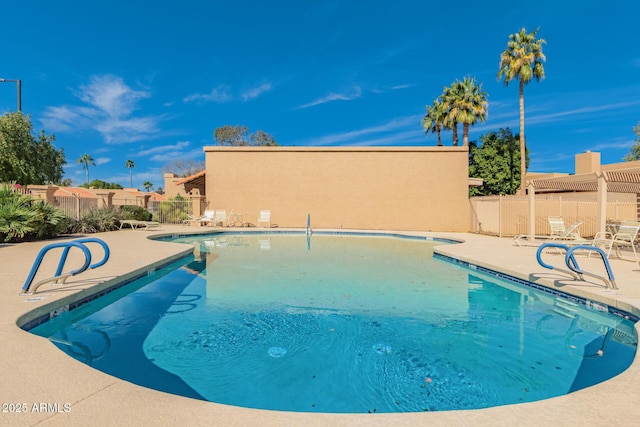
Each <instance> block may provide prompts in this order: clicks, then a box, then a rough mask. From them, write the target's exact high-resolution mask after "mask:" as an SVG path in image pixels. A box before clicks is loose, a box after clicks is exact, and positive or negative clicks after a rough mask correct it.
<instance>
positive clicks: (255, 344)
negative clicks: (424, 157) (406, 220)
mask: <svg viewBox="0 0 640 427" xmlns="http://www.w3.org/2000/svg"><path fill="white" fill-rule="evenodd" d="M179 241H182V242H185V243H189V244H192V245H194V249H195V251H194V255H193V256H191V257H188V258H186V259H184V260H182V261H180V262H177V263H174V264H172V265H170V266H169V267H167V268H164V269H162V270H160V271H157V272H155V273H154V274H151V275H149V276H147V277H144V278H142V279H139V280H137V281H135V282H133V283H131V284H129V285H127V286H125V287H123V288H120V289H118V290H116V291H114V292H112V293H110V294H108V295H107V296H105V297H102V298H99V299H97V300H94V301H92V302H90V303H88V304H85V305H83V306H81V307H80V308H78V309H75V310H72V311H70V312H68V313H64V314H62V315H60V316H58V317H57V318H55V319H53V320H51V321H49V322H46V323H44V324H42V325H41V326H38V327H36V328H34V329H32V330H31V331H32V332H33V333H36V334H39V335H42V336H44V337H49V339H50V340H51V341H52V342H54V344H55V345H57V346H58V347H59V348H60V349H61V350H63V351H65V352H67V353H69V354H70V355H71V356H73V357H76V358H77V359H79V360H82V361H84V362H85V363H88V364H90V365H91V366H93V367H95V368H96V369H100V370H102V371H104V372H107V373H109V374H111V375H115V376H117V377H120V378H122V379H125V380H127V381H131V382H133V383H136V384H140V385H143V386H146V387H150V388H154V389H158V390H162V391H166V392H169V393H174V394H179V395H183V396H188V397H193V398H198V399H205V400H209V401H213V402H218V403H225V404H231V405H237V406H244V407H250V408H264V409H274V410H287V411H303V412H340V413H367V412H416V411H443V410H453V409H472V408H484V407H489V406H497V405H505V404H511V403H519V402H527V401H534V400H540V399H545V398H549V397H553V396H558V395H562V394H566V393H570V392H572V391H575V390H578V389H580V388H584V387H588V386H591V385H594V384H597V383H598V382H601V381H604V380H606V379H608V378H610V377H612V376H615V375H617V374H619V373H621V372H622V371H624V370H625V369H626V368H627V367H628V366H629V365H630V363H631V361H632V359H633V357H634V355H635V352H636V347H637V339H636V337H635V334H634V332H633V324H632V323H631V322H630V321H629V320H625V319H624V318H622V317H620V316H616V315H612V314H608V313H603V312H601V311H598V310H595V309H588V308H587V307H585V306H581V305H579V304H574V303H571V302H569V301H566V300H563V299H559V298H556V297H555V296H553V295H550V294H546V293H542V292H539V291H536V290H534V289H532V288H529V287H525V286H522V285H519V284H516V283H513V282H509V281H505V280H502V279H498V278H496V277H494V276H490V275H484V274H482V273H480V272H477V271H473V270H470V269H467V268H464V267H460V266H457V265H453V264H451V263H449V262H447V261H443V260H439V259H434V258H433V256H432V255H433V251H432V248H433V246H434V244H442V243H434V242H428V241H424V240H415V239H397V238H389V237H355V236H345V235H331V236H325V235H314V236H313V237H312V239H311V241H307V239H306V238H305V237H304V236H300V235H277V234H272V235H258V234H247V235H227V234H225V235H218V236H217V237H213V236H210V237H203V236H200V237H195V238H182V239H179ZM560 313H563V314H560Z"/></svg>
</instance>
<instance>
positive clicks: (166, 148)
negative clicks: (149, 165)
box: [138, 141, 191, 156]
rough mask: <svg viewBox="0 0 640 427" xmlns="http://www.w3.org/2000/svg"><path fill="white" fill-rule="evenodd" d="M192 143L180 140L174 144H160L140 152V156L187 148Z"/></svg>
mask: <svg viewBox="0 0 640 427" xmlns="http://www.w3.org/2000/svg"><path fill="white" fill-rule="evenodd" d="M189 145H191V143H190V142H189V141H179V142H177V143H175V144H172V145H160V146H157V147H152V148H148V149H146V150H142V151H140V152H139V153H138V155H139V156H148V155H150V154H158V153H166V152H167V151H179V150H182V149H184V148H187V147H188V146H189Z"/></svg>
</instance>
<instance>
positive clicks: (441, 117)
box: [420, 99, 447, 147]
mask: <svg viewBox="0 0 640 427" xmlns="http://www.w3.org/2000/svg"><path fill="white" fill-rule="evenodd" d="M446 117H447V110H446V109H445V107H444V104H443V103H442V101H440V100H439V99H436V100H434V101H433V104H432V105H427V114H425V115H424V118H423V119H422V121H421V122H420V123H421V124H422V127H423V128H424V130H425V133H426V134H427V135H429V133H430V132H431V133H435V134H437V135H438V146H439V147H441V146H442V137H441V132H442V129H443V128H445V126H444V123H445V121H446Z"/></svg>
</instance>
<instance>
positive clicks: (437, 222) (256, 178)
mask: <svg viewBox="0 0 640 427" xmlns="http://www.w3.org/2000/svg"><path fill="white" fill-rule="evenodd" d="M204 151H205V154H206V178H205V187H206V204H207V208H208V209H225V210H226V211H227V212H228V213H229V212H231V211H232V210H233V211H234V212H235V213H241V214H243V216H244V221H246V222H249V223H253V224H255V223H256V220H257V217H258V213H259V211H260V210H262V209H268V210H270V211H271V223H272V224H277V225H278V226H279V227H305V226H306V223H307V216H308V215H310V217H311V226H312V227H313V228H338V229H339V228H349V229H374V230H433V231H463V232H464V231H468V229H469V202H468V186H469V179H468V149H467V147H219V146H212V147H205V148H204Z"/></svg>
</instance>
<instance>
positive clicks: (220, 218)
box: [211, 209, 227, 227]
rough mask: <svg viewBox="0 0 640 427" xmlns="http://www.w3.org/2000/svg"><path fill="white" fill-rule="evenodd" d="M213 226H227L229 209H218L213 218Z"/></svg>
mask: <svg viewBox="0 0 640 427" xmlns="http://www.w3.org/2000/svg"><path fill="white" fill-rule="evenodd" d="M211 222H212V223H213V226H214V227H216V226H221V227H225V226H226V225H227V210H226V209H216V210H215V214H214V215H213V218H212V219H211Z"/></svg>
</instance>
